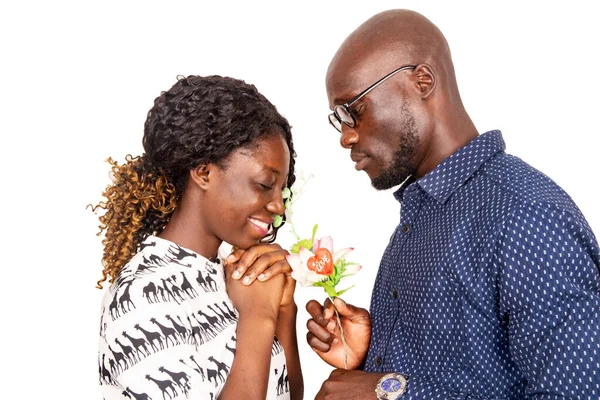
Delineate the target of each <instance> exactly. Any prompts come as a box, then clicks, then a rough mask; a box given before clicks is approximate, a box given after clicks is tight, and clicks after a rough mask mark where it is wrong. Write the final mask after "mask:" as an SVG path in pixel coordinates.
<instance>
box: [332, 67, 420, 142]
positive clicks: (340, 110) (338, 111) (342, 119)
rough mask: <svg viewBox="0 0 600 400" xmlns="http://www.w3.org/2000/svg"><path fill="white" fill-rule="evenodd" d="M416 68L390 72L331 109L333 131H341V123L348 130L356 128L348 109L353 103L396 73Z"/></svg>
mask: <svg viewBox="0 0 600 400" xmlns="http://www.w3.org/2000/svg"><path fill="white" fill-rule="evenodd" d="M416 67H417V66H416V65H405V66H403V67H400V68H398V69H397V70H394V71H392V72H390V73H389V74H387V75H386V76H384V77H383V78H381V79H380V80H378V81H377V82H375V83H374V84H372V85H371V86H369V87H368V88H366V89H365V90H363V91H362V92H361V93H359V94H358V95H357V96H356V97H354V98H353V99H352V100H350V101H348V102H347V103H345V104H340V105H337V106H335V107H333V112H332V113H331V114H329V123H330V124H331V125H333V127H334V128H335V129H337V130H338V132H341V131H342V123H344V124H346V125H348V126H349V127H350V128H354V127H355V126H356V120H355V119H354V115H352V111H351V110H350V107H351V106H352V105H353V104H354V103H356V102H357V101H358V100H360V99H361V98H362V97H363V96H365V95H366V94H367V93H369V92H370V91H371V90H373V89H375V88H376V87H377V86H379V84H381V83H383V82H385V81H386V80H387V79H388V78H391V77H392V76H394V75H395V74H397V73H398V72H400V71H404V70H406V69H415V68H416Z"/></svg>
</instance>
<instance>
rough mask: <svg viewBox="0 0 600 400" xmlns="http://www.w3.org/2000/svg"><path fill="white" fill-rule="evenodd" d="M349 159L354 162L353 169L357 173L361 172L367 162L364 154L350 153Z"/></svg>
mask: <svg viewBox="0 0 600 400" xmlns="http://www.w3.org/2000/svg"><path fill="white" fill-rule="evenodd" d="M350 158H351V159H352V161H354V162H355V164H354V168H355V169H356V170H357V171H362V170H363V169H364V168H365V165H366V164H367V162H368V161H369V157H368V156H367V155H366V154H364V153H350Z"/></svg>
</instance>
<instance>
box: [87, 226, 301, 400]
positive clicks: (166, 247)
mask: <svg viewBox="0 0 600 400" xmlns="http://www.w3.org/2000/svg"><path fill="white" fill-rule="evenodd" d="M237 320H238V314H237V311H236V310H235V309H234V307H233V305H232V303H231V300H230V299H229V297H228V296H227V292H226V290H225V276H224V274H223V268H222V266H221V265H220V264H218V263H212V262H210V261H209V260H207V259H206V258H204V257H202V256H201V255H199V254H197V253H195V252H193V251H191V250H187V249H185V248H182V247H180V246H178V245H177V244H175V243H172V242H170V241H167V240H164V239H161V238H158V237H156V236H151V237H149V238H147V239H146V240H145V241H144V242H143V243H142V246H141V250H140V252H139V253H137V254H136V255H135V256H134V257H133V258H132V259H131V261H130V262H129V263H128V264H127V265H126V266H125V267H124V268H123V270H122V271H121V273H120V274H119V276H118V278H117V279H116V280H115V282H114V283H113V284H112V285H111V286H110V288H109V290H108V291H107V292H106V294H105V296H104V299H103V301H102V313H101V319H100V345H99V351H98V365H99V366H98V371H99V378H100V385H101V389H102V394H103V396H104V399H105V400H116V399H136V400H149V399H171V400H175V399H210V400H213V399H216V398H217V397H218V395H219V393H220V391H221V389H222V388H223V385H224V384H225V380H226V379H227V376H228V374H229V370H230V368H231V365H232V363H233V357H234V355H235V348H236V346H235V345H236V327H237ZM271 356H272V358H271V369H270V371H271V374H270V377H269V386H268V393H267V399H277V400H281V399H289V384H288V376H287V371H286V365H285V355H284V352H283V347H282V346H281V344H280V343H279V341H278V340H277V338H274V341H273V348H272V351H271Z"/></svg>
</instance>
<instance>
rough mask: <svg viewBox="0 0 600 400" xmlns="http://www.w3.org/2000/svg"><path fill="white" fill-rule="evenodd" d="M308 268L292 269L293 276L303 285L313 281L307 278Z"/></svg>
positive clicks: (308, 284)
mask: <svg viewBox="0 0 600 400" xmlns="http://www.w3.org/2000/svg"><path fill="white" fill-rule="evenodd" d="M307 275H308V270H307V269H304V268H299V269H295V270H293V271H292V278H294V280H295V281H296V282H298V283H299V284H300V286H302V287H306V286H310V285H311V283H310V282H308V280H307Z"/></svg>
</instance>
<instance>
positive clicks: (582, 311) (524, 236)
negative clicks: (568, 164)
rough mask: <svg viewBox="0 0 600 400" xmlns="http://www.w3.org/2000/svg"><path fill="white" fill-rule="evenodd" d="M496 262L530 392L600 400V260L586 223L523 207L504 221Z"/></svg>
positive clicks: (514, 350) (503, 309) (504, 309)
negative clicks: (599, 269) (599, 399)
mask: <svg viewBox="0 0 600 400" xmlns="http://www.w3.org/2000/svg"><path fill="white" fill-rule="evenodd" d="M495 264H496V266H497V268H498V270H499V271H501V275H500V288H499V292H500V293H499V294H500V313H501V315H503V316H507V317H508V335H509V345H510V353H511V356H512V358H513V360H514V362H515V363H516V364H517V366H518V368H519V369H520V371H521V372H522V374H523V375H524V377H525V378H526V379H527V387H526V392H527V393H536V396H541V395H542V394H544V397H543V398H554V396H566V397H572V398H595V399H597V398H600V373H599V372H598V371H600V369H599V368H600V275H599V271H598V268H599V266H600V261H599V256H598V244H597V242H596V239H595V237H594V235H593V233H592V232H591V229H590V228H589V226H587V223H586V222H585V220H584V219H583V217H582V216H581V215H578V216H572V215H570V214H567V213H565V212H562V211H561V210H555V209H551V208H549V207H548V208H542V207H533V206H524V207H522V209H519V210H517V211H516V213H515V214H514V215H513V216H512V217H511V218H510V219H508V220H507V222H506V226H505V229H504V230H503V232H502V234H501V236H500V238H499V244H498V247H497V251H496V254H495ZM532 396H533V395H532ZM536 398H537V397H536Z"/></svg>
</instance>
